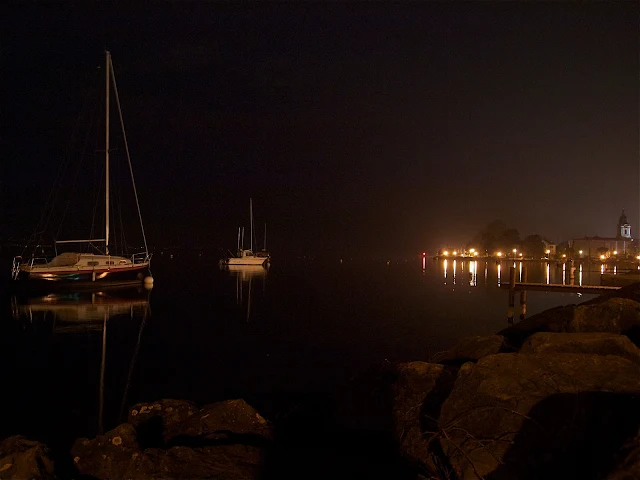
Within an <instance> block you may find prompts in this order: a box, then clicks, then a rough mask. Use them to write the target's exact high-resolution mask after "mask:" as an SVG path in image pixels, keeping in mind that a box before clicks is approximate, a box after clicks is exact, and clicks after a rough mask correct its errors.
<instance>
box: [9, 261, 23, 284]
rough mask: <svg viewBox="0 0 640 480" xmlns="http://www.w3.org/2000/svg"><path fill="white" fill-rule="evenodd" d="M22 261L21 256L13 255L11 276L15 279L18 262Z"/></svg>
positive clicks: (18, 269)
mask: <svg viewBox="0 0 640 480" xmlns="http://www.w3.org/2000/svg"><path fill="white" fill-rule="evenodd" d="M21 263H22V257H21V256H20V255H18V256H15V257H13V264H12V265H11V278H12V279H13V280H16V279H17V278H18V273H20V264H21Z"/></svg>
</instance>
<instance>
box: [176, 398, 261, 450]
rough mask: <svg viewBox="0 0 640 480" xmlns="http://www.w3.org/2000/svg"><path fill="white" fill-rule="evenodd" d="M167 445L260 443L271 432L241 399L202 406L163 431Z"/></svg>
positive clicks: (259, 416)
mask: <svg viewBox="0 0 640 480" xmlns="http://www.w3.org/2000/svg"><path fill="white" fill-rule="evenodd" d="M164 438H165V441H166V442H167V443H169V444H181V443H182V444H184V443H185V442H187V443H189V444H192V445H193V444H197V443H198V442H202V441H211V440H227V439H235V440H237V441H238V442H239V443H251V442H253V443H256V442H257V443H261V442H263V441H264V440H270V439H272V438H273V430H272V427H271V425H270V424H269V422H267V420H265V419H264V418H263V417H262V415H260V414H259V413H258V412H257V411H256V410H255V409H254V408H253V407H252V406H250V405H249V404H247V402H245V401H244V400H242V399H236V400H225V401H223V402H217V403H212V404H209V405H205V406H204V407H202V408H201V409H200V411H199V412H198V413H197V414H195V415H188V416H187V418H186V419H185V420H183V421H182V422H177V423H172V424H170V425H168V426H167V427H166V428H165V433H164Z"/></svg>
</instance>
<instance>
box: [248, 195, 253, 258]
mask: <svg viewBox="0 0 640 480" xmlns="http://www.w3.org/2000/svg"><path fill="white" fill-rule="evenodd" d="M249 221H250V222H251V241H250V242H249V250H251V251H252V252H253V199H251V198H250V199H249Z"/></svg>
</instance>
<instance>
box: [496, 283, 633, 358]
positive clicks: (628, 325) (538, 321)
mask: <svg viewBox="0 0 640 480" xmlns="http://www.w3.org/2000/svg"><path fill="white" fill-rule="evenodd" d="M633 287H634V289H637V286H633ZM633 292H635V290H633ZM627 293H628V294H629V295H631V293H630V292H627ZM631 296H632V295H631ZM537 332H556V333H559V332H609V333H618V334H623V335H626V336H627V337H629V339H630V340H631V341H632V342H633V343H635V344H636V345H640V303H639V302H637V301H635V300H633V299H631V298H626V297H605V298H600V299H599V300H598V301H597V302H596V301H593V300H591V301H589V302H585V303H584V304H580V305H567V306H564V307H557V308H552V309H550V310H546V311H544V312H541V313H539V314H537V315H534V316H532V317H530V318H527V319H526V320H523V321H522V322H518V323H516V324H515V325H512V326H510V327H508V328H505V329H504V330H502V331H500V332H499V334H500V335H503V336H504V337H505V339H506V342H507V343H508V344H509V345H512V346H514V347H520V346H522V344H523V343H524V341H525V340H526V339H527V338H528V337H530V336H531V335H533V334H534V333H537Z"/></svg>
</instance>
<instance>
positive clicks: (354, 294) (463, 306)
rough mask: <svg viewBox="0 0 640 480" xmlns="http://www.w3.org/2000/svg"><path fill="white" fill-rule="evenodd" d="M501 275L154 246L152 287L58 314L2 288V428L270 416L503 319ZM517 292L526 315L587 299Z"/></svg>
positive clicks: (493, 327)
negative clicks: (187, 405) (170, 416)
mask: <svg viewBox="0 0 640 480" xmlns="http://www.w3.org/2000/svg"><path fill="white" fill-rule="evenodd" d="M565 268H566V267H565ZM579 268H580V267H579V266H578V270H577V271H576V275H575V282H576V283H578V282H580V281H582V282H583V283H584V284H599V274H600V271H599V269H600V265H592V266H591V269H592V270H593V271H591V272H590V271H589V270H590V268H589V267H588V266H587V265H584V266H583V271H582V274H581V275H580V270H579ZM508 270H509V264H505V263H504V262H503V263H502V264H501V265H500V266H498V265H497V264H496V262H495V261H484V260H480V261H477V262H469V261H465V262H462V261H456V262H455V265H454V262H453V261H447V262H446V264H445V263H444V262H441V261H440V262H439V261H435V260H431V259H429V260H426V261H425V262H424V264H423V262H422V261H421V260H411V261H406V262H395V263H390V264H387V263H386V262H385V261H381V260H380V261H371V262H356V261H351V260H346V261H344V262H343V263H340V262H339V261H335V260H332V261H330V262H323V261H320V260H314V261H308V260H305V259H285V260H279V261H278V260H276V261H275V262H274V264H273V265H272V266H271V268H270V269H269V270H268V271H265V270H250V271H247V270H240V271H237V272H236V271H234V272H229V271H221V270H220V269H219V268H218V265H217V259H215V258H211V259H210V260H206V259H205V258H204V257H200V256H197V255H193V256H189V255H175V256H174V257H173V258H170V257H169V255H166V254H165V255H156V257H155V258H154V265H153V273H154V276H155V278H156V283H155V286H154V287H153V289H152V290H150V291H145V290H143V289H140V291H139V292H138V291H135V290H134V291H133V292H131V291H128V292H126V293H122V292H117V294H116V293H112V294H108V295H98V296H96V297H94V298H93V299H91V297H90V296H88V297H87V296H76V297H74V298H72V299H67V303H68V305H67V306H66V307H64V309H63V307H62V306H61V305H60V299H55V298H49V299H48V300H47V299H43V298H36V299H31V300H30V302H31V305H26V302H25V300H24V299H16V298H12V297H11V295H10V294H9V293H8V292H4V293H3V295H2V297H1V298H2V299H3V302H4V305H3V309H2V318H1V320H0V338H1V344H0V346H1V357H0V358H1V361H2V386H3V388H2V392H3V393H2V397H3V408H2V409H1V410H0V438H3V437H5V436H8V435H10V434H14V433H21V434H26V435H28V436H30V437H33V438H38V439H42V440H44V441H46V442H48V443H49V444H55V445H60V446H61V448H67V446H68V445H70V443H71V442H72V440H73V439H75V438H77V437H81V436H94V435H95V434H96V433H97V432H98V430H99V429H100V427H102V428H104V429H105V430H108V429H111V428H113V427H114V426H115V425H117V424H118V423H119V422H120V421H122V420H123V419H126V412H127V409H126V407H127V406H129V405H132V404H134V403H136V402H140V401H152V400H155V399H159V398H186V399H191V400H194V401H195V402H197V403H199V404H203V403H209V402H213V401H217V400H222V399H227V398H237V397H242V398H244V399H245V400H247V402H249V403H250V404H252V405H253V406H255V407H256V408H257V409H258V410H259V411H261V412H263V413H264V414H265V416H267V417H268V418H271V419H273V418H276V417H277V416H278V415H280V414H282V412H283V411H284V410H286V409H287V408H289V407H290V405H291V404H293V403H295V402H296V401H298V400H299V399H303V398H305V397H309V396H313V395H315V394H318V393H322V392H327V391H330V390H331V389H333V388H334V387H335V386H336V385H338V384H340V382H343V381H345V380H347V379H348V378H350V377H351V376H353V375H354V374H356V373H358V372H360V371H362V370H364V369H365V368H367V367H368V366H369V365H371V364H372V363H375V362H379V361H382V360H384V359H388V360H389V361H409V360H428V359H429V358H430V357H431V356H432V355H433V354H435V353H436V352H438V351H441V350H444V349H446V348H448V347H449V346H451V345H452V344H453V343H455V341H456V340H457V339H459V338H461V337H463V336H467V335H482V334H492V333H495V332H497V331H498V330H500V329H502V328H504V327H506V326H507V322H506V312H507V292H506V291H505V290H502V289H500V288H498V283H499V282H503V283H508V275H509V273H508ZM517 271H518V272H519V271H520V264H517ZM528 271H529V277H528V279H529V281H541V282H544V281H547V280H548V281H550V282H551V283H562V281H563V269H562V267H561V266H560V267H557V266H556V265H555V264H551V265H550V266H547V264H546V263H542V262H541V263H530V264H528ZM564 275H565V281H567V282H568V281H569V278H568V277H569V273H568V272H567V271H566V270H565V272H564ZM528 295H529V299H528V312H529V314H530V315H532V314H535V313H537V312H540V311H542V310H545V309H547V308H550V307H553V306H557V305H562V304H568V303H578V302H581V301H584V300H587V299H588V298H591V296H586V295H585V296H582V297H580V298H579V297H578V296H577V295H574V294H558V293H540V292H530V293H529V294H528ZM92 302H93V303H92ZM105 312H106V315H107V316H108V320H107V322H106V331H105V328H104V325H105V323H104V316H105ZM103 341H104V344H103ZM103 345H104V348H103ZM103 354H104V362H103ZM101 372H102V375H103V376H102V377H101ZM123 415H124V416H123Z"/></svg>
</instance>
